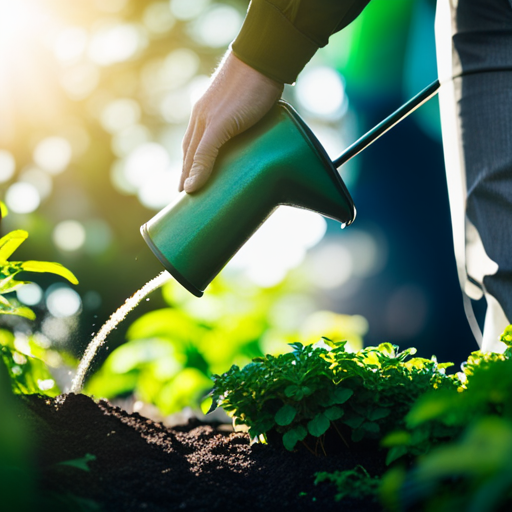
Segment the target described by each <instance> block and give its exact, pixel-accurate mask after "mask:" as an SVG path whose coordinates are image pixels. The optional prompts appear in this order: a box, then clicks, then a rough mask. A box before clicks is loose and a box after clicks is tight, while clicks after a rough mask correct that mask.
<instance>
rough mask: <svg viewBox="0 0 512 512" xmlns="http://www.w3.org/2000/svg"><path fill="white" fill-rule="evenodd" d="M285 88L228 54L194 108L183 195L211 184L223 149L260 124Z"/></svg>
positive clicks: (185, 144)
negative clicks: (228, 143)
mask: <svg viewBox="0 0 512 512" xmlns="http://www.w3.org/2000/svg"><path fill="white" fill-rule="evenodd" d="M283 87H284V85H283V84H280V83H278V82H275V81H274V80H272V79H271V78H268V77H266V76H265V75H263V74H261V73H260V72H259V71H256V70H255V69H253V68H251V67H250V66H248V65H247V64H245V63H244V62H242V61H241V60H240V59H238V58H237V57H235V56H234V55H233V54H232V53H231V52H229V53H228V54H227V57H226V58H225V59H224V62H223V63H222V64H221V66H220V67H219V69H218V70H217V72H216V74H215V75H214V77H213V80H212V82H211V84H210V86H209V87H208V89H207V90H206V92H205V93H204V94H203V96H202V97H201V98H200V99H199V100H198V102H197V103H196V104H195V105H194V108H193V109H192V116H191V118H190V122H189V125H188V128H187V131H186V133H185V137H184V139H183V171H182V174H181V180H180V185H179V190H180V192H181V191H182V190H185V192H187V193H191V192H195V191H196V190H199V189H200V188H201V187H202V186H203V185H204V184H205V183H206V182H207V181H208V178H209V177H210V174H211V172H212V169H213V165H214V163H215V159H216V158H217V155H218V153H219V149H220V147H221V146H222V145H223V144H224V143H226V142H227V141H228V140H229V139H231V138H232V137H234V136H235V135H238V134H239V133H241V132H243V131H245V130H247V129H248V128H250V127H251V126H253V125H254V124H255V123H257V122H258V121H259V120H260V119H261V118H262V117H263V116H264V115H265V114H266V113H267V112H268V111H269V110H270V109H271V108H272V106H273V105H274V104H275V103H276V101H277V100H278V99H279V98H280V97H281V94H282V92H283Z"/></svg>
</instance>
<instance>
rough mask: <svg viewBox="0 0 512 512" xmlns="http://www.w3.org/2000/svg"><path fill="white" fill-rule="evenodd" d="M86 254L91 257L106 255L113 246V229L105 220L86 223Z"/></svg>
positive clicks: (93, 220)
mask: <svg viewBox="0 0 512 512" xmlns="http://www.w3.org/2000/svg"><path fill="white" fill-rule="evenodd" d="M84 228H85V247H84V248H85V252H86V253H87V254H90V255H97V254H102V253H104V252H105V251H106V250H107V249H108V248H109V247H110V245H111V244H112V239H113V235H112V229H111V228H110V226H109V225H108V224H107V222H106V221H105V220H103V219H89V220H87V221H86V222H85V226H84Z"/></svg>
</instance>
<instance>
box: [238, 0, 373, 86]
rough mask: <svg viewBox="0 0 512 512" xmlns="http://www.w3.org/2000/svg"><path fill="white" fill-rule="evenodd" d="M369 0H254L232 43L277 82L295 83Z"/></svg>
mask: <svg viewBox="0 0 512 512" xmlns="http://www.w3.org/2000/svg"><path fill="white" fill-rule="evenodd" d="M369 2H370V0H252V1H251V4H250V5H249V10H248V11H247V17H246V18H245V21H244V24H243V26H242V29H241V31H240V33H239V34H238V36H237V38H236V39H235V41H234V42H233V44H232V45H231V49H232V51H233V53H234V54H235V55H236V56H237V57H238V58H239V59H240V60H242V61H243V62H245V63H246V64H248V65H249V66H251V67H252V68H254V69H256V70H258V71H260V72H261V73H263V74H264V75H266V76H268V77H270V78H273V79H274V80H276V81H278V82H284V83H293V82H295V80H296V78H297V75H298V74H299V73H300V71H301V70H302V68H303V67H304V66H305V65H306V64H307V62H308V61H309V60H310V59H311V57H313V55H314V54H315V52H316V51H317V50H318V48H320V47H322V46H325V45H326V44H327V43H328V42H329V36H330V35H331V34H333V33H335V32H337V31H339V30H341V29H342V28H344V27H346V26H347V25H348V24H349V23H351V22H352V21H353V20H354V19H355V18H357V16H359V14H360V13H361V12H362V10H363V9H364V8H365V7H366V5H368V3H369Z"/></svg>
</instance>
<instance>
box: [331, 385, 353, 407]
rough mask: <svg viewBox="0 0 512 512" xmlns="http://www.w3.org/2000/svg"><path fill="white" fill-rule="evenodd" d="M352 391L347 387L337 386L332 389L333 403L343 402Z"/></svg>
mask: <svg viewBox="0 0 512 512" xmlns="http://www.w3.org/2000/svg"><path fill="white" fill-rule="evenodd" d="M353 394H354V391H353V390H352V389H347V388H337V389H336V390H335V391H334V397H333V402H334V403H335V404H344V403H345V402H346V401H347V400H348V399H349V398H350V397H351V396H352V395H353Z"/></svg>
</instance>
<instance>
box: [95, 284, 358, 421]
mask: <svg viewBox="0 0 512 512" xmlns="http://www.w3.org/2000/svg"><path fill="white" fill-rule="evenodd" d="M290 291H291V290H290V288H289V286H288V285H286V284H282V285H280V286H277V287H274V288H271V289H264V288H260V287H257V286H255V285H252V284H249V283H245V284H243V283H241V281H236V286H235V285H234V284H233V283H232V282H230V281H229V280H228V279H227V278H226V277H224V278H222V277H219V278H217V279H216V280H215V282H214V283H212V284H211V285H210V288H209V290H208V294H207V295H205V296H204V297H202V298H201V299H197V298H195V297H192V296H191V294H190V293H189V292H187V291H186V290H183V288H182V287H181V286H180V285H179V284H177V283H176V282H175V281H173V280H171V281H169V283H168V284H166V285H165V287H164V288H163V296H164V299H165V300H166V302H167V303H168V305H169V307H168V308H164V309H160V310H156V311H151V312H149V313H147V314H145V315H143V316H142V317H141V318H139V319H137V320H136V321H135V322H134V323H133V324H132V325H131V326H130V328H129V329H128V333H127V338H128V341H127V343H125V344H124V345H122V346H121V347H119V348H117V349H116V350H114V351H113V352H112V353H111V354H110V355H109V357H108V358H107V359H106V361H105V363H104V364H103V366H102V368H101V369H100V370H99V371H98V372H97V373H96V374H95V375H94V376H93V377H92V378H91V379H90V380H89V382H88V383H87V384H86V387H85V392H86V393H88V394H92V395H94V396H97V397H100V396H101V397H105V398H113V397H115V396H118V395H121V394H124V393H134V394H135V396H136V398H137V399H139V400H143V401H144V402H147V403H152V404H155V405H156V406H157V407H158V408H159V409H160V411H161V412H162V413H164V414H168V413H171V412H175V411H179V410H181V409H182V408H183V407H186V406H192V407H197V406H198V403H200V402H201V400H203V399H204V396H205V395H206V394H207V393H208V391H209V390H210V389H211V386H212V382H211V378H210V377H211V375H212V373H218V372H223V371H225V370H226V369H227V368H229V367H230V366H231V365H232V364H233V363H237V364H245V363H248V362H250V360H251V358H253V357H256V356H261V355H263V350H264V349H265V348H266V349H269V350H270V351H272V352H274V353H275V352H280V351H281V352H282V351H283V350H285V349H286V348H287V344H286V343H287V342H291V341H293V340H294V339H297V338H298V337H299V333H298V327H297V326H295V327H294V326H292V327H290V326H288V325H282V318H280V317H279V315H277V314H276V313H275V311H276V310H278V311H282V310H283V305H284V302H285V301H286V300H287V297H289V296H290ZM322 318H324V319H327V320H328V324H329V325H328V326H329V327H330V328H329V329H328V330H327V331H328V332H329V333H333V334H340V333H341V334H343V335H345V336H346V337H347V338H349V339H350V340H351V343H352V344H353V345H354V346H356V347H357V346H358V345H359V344H360V343H361V334H362V331H363V329H364V328H365V325H364V322H361V320H360V317H359V318H357V317H348V316H344V315H336V314H335V313H327V312H324V313H323V316H322ZM307 320H308V318H306V322H304V324H307V329H306V330H307V334H306V336H308V337H311V339H315V341H316V340H318V338H319V337H320V335H321V331H320V332H319V331H318V329H319V327H318V326H317V327H316V329H317V330H316V331H315V329H314V328H313V327H312V325H311V322H307ZM315 332H316V334H315Z"/></svg>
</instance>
